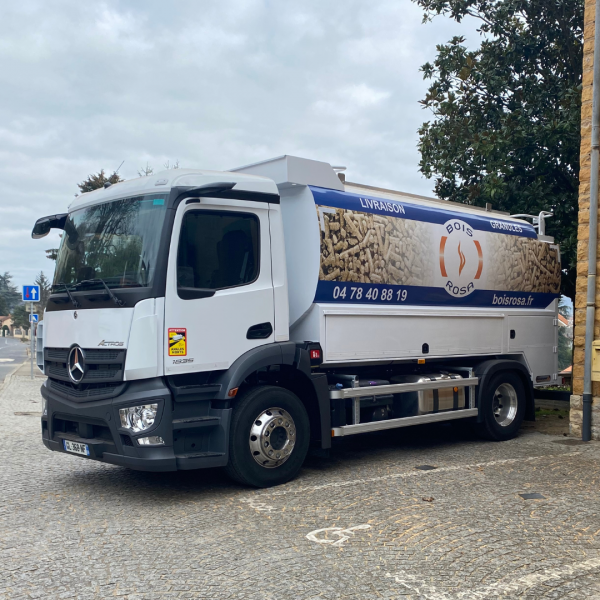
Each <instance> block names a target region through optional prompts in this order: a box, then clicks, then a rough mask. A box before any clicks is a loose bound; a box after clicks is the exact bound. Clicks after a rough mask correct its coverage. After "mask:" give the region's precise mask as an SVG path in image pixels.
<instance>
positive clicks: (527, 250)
mask: <svg viewBox="0 0 600 600" xmlns="http://www.w3.org/2000/svg"><path fill="white" fill-rule="evenodd" d="M302 160H303V159H295V158H294V157H280V158H279V159H275V160H274V161H267V163H261V164H259V165H253V166H250V167H249V168H245V170H246V169H247V170H246V172H248V173H252V174H257V175H264V176H267V177H272V178H274V179H275V183H277V185H278V188H279V191H280V194H281V212H282V219H283V228H284V236H285V251H286V264H287V280H288V295H289V309H290V339H292V340H298V341H301V340H312V341H319V342H320V343H321V345H322V347H323V353H324V358H325V362H326V363H331V364H336V363H352V362H357V361H359V362H372V361H403V360H412V359H414V358H415V357H422V356H424V355H428V356H429V357H434V356H440V357H447V356H449V355H452V356H461V355H482V354H490V355H496V354H507V353H516V354H519V353H520V354H523V353H524V354H526V355H527V360H528V362H530V363H532V364H531V365H530V367H531V369H532V371H534V372H543V377H546V376H549V377H550V378H551V379H554V378H555V377H556V375H555V370H556V369H555V368H554V369H553V368H552V365H553V364H554V363H555V360H553V357H552V356H551V355H552V354H553V348H554V346H556V328H555V327H554V326H553V320H554V319H555V318H556V311H557V298H558V296H559V289H560V252H559V248H558V246H556V245H555V244H553V243H552V240H551V239H550V238H544V239H538V235H537V233H536V231H535V229H534V227H533V226H532V225H531V224H529V223H527V222H526V221H524V220H520V219H515V218H512V217H510V216H509V215H506V214H504V213H499V212H493V211H486V210H484V209H479V208H477V207H469V206H463V205H457V204H455V203H449V202H444V201H440V200H436V199H428V198H424V197H420V196H414V195H411V194H403V193H401V192H393V191H391V190H382V189H377V188H371V187H369V186H363V185H360V184H352V183H343V182H341V181H340V180H339V178H338V177H337V175H336V174H335V172H334V171H333V169H332V168H331V167H329V165H326V163H318V165H319V169H317V170H315V172H314V173H313V174H312V177H311V173H310V165H309V164H305V165H304V167H305V168H304V172H303V173H302V176H293V177H292V176H291V175H290V173H291V172H292V171H294V161H302ZM304 162H305V163H313V162H315V161H304ZM323 164H325V165H326V166H327V167H329V173H326V170H325V169H323V168H322V165H323ZM282 165H284V166H285V169H283V170H282ZM290 165H291V166H290ZM324 175H327V176H326V177H325V176H324ZM535 348H537V350H538V354H539V356H538V358H535V356H534V355H535V353H536V352H535V351H534V349H535Z"/></svg>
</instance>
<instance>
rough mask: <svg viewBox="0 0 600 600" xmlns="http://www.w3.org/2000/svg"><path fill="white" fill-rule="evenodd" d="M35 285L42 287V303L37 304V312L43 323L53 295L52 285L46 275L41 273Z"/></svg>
mask: <svg viewBox="0 0 600 600" xmlns="http://www.w3.org/2000/svg"><path fill="white" fill-rule="evenodd" d="M35 284H36V285H39V286H40V301H39V302H38V303H37V309H36V310H37V313H38V314H39V319H40V321H41V320H43V318H44V311H45V310H46V304H48V298H49V297H50V294H51V293H52V292H51V290H52V283H51V281H50V280H49V279H48V278H47V277H46V276H45V275H44V272H43V271H40V273H39V275H38V276H37V277H36V278H35Z"/></svg>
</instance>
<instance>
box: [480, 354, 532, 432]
mask: <svg viewBox="0 0 600 600" xmlns="http://www.w3.org/2000/svg"><path fill="white" fill-rule="evenodd" d="M474 371H475V375H476V377H478V378H479V385H478V386H477V387H478V391H477V406H481V394H482V393H483V390H485V389H486V386H487V384H488V383H489V381H490V379H491V378H492V377H493V376H494V375H496V374H498V373H501V372H502V371H511V372H513V373H515V374H516V375H518V377H519V378H520V379H521V381H522V382H523V387H524V388H525V397H526V405H525V420H527V421H535V399H534V396H533V382H532V381H531V374H530V373H529V371H528V370H527V367H525V365H523V364H522V363H520V362H518V361H516V360H510V359H495V360H486V361H484V362H482V363H480V364H478V365H477V366H476V367H475V369H474ZM482 420H483V416H482V414H481V411H480V412H479V414H478V415H477V422H478V423H481V422H482Z"/></svg>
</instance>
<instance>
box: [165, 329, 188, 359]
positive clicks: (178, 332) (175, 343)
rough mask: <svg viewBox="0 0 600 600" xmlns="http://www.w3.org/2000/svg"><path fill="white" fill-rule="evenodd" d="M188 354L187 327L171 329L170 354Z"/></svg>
mask: <svg viewBox="0 0 600 600" xmlns="http://www.w3.org/2000/svg"><path fill="white" fill-rule="evenodd" d="M186 355H187V329H181V328H179V327H174V328H171V329H169V356H186Z"/></svg>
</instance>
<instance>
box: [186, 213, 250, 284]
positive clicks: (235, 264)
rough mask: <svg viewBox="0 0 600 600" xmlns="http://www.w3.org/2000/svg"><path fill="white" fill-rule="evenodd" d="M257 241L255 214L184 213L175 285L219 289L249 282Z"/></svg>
mask: <svg viewBox="0 0 600 600" xmlns="http://www.w3.org/2000/svg"><path fill="white" fill-rule="evenodd" d="M258 240H259V224H258V218H257V217H256V216H255V215H251V214H246V213H236V212H228V211H190V212H187V213H186V214H185V216H184V218H183V223H182V226H181V234H180V237H179V249H178V253H177V285H178V287H180V288H196V289H203V290H222V289H224V288H231V287H236V286H240V285H246V284H248V283H252V282H253V281H255V280H256V278H257V277H258V272H259V264H260V262H259V245H258Z"/></svg>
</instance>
